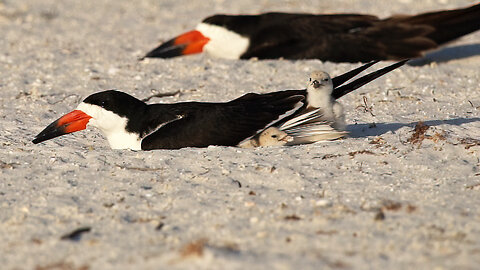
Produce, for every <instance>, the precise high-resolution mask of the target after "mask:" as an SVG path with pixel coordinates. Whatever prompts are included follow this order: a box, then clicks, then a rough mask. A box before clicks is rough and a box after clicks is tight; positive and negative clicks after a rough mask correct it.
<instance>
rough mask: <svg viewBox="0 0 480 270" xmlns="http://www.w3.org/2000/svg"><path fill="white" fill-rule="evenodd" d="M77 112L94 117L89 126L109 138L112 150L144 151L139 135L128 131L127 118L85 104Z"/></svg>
mask: <svg viewBox="0 0 480 270" xmlns="http://www.w3.org/2000/svg"><path fill="white" fill-rule="evenodd" d="M77 110H81V111H83V112H84V113H86V114H88V115H90V116H91V117H92V119H90V121H89V122H88V124H87V126H92V127H96V128H98V129H100V131H101V132H102V133H103V135H105V137H107V140H108V143H109V144H110V147H111V148H112V149H132V150H142V140H141V138H140V137H139V135H138V134H136V133H131V132H127V130H126V126H127V118H125V117H120V116H119V115H117V114H115V113H113V112H111V111H108V110H105V109H104V108H102V107H100V106H97V105H93V104H88V103H84V102H82V103H80V105H78V107H77Z"/></svg>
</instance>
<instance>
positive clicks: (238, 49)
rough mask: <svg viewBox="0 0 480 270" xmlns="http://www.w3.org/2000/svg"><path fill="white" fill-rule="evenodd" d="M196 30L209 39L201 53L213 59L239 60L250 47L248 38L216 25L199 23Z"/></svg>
mask: <svg viewBox="0 0 480 270" xmlns="http://www.w3.org/2000/svg"><path fill="white" fill-rule="evenodd" d="M196 30H197V31H200V32H201V33H202V34H203V35H204V36H206V37H208V38H209V39H210V41H209V42H208V43H207V44H205V46H204V47H203V51H205V52H207V53H208V54H211V55H213V56H215V57H219V58H227V59H239V58H240V56H241V55H242V54H244V53H245V52H246V51H247V49H248V46H249V45H250V41H249V39H248V38H246V37H243V36H241V35H239V34H237V33H235V32H233V31H230V30H228V29H226V28H224V27H220V26H217V25H212V24H208V23H200V24H198V25H197V28H196Z"/></svg>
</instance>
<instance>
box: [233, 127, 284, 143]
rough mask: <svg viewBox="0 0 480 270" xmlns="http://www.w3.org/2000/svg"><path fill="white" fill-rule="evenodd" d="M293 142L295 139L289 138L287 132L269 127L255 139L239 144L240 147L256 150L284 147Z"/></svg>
mask: <svg viewBox="0 0 480 270" xmlns="http://www.w3.org/2000/svg"><path fill="white" fill-rule="evenodd" d="M291 141H293V137H292V136H289V135H288V134H287V133H286V132H285V131H282V130H280V129H279V128H277V127H269V128H267V129H265V130H264V131H262V132H260V133H259V134H258V135H257V136H255V137H254V138H252V139H250V140H246V141H244V142H241V143H239V144H238V147H242V148H256V147H262V146H283V145H286V144H287V143H289V142H291Z"/></svg>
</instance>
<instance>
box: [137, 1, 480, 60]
mask: <svg viewBox="0 0 480 270" xmlns="http://www.w3.org/2000/svg"><path fill="white" fill-rule="evenodd" d="M479 18H480V4H476V5H474V6H471V7H467V8H462V9H455V10H443V11H436V12H430V13H423V14H419V15H413V16H392V17H389V18H386V19H379V18H378V17H376V16H372V15H362V14H332V15H317V14H300V13H299V14H295V13H265V14H260V15H213V16H211V17H208V18H206V19H204V20H203V21H202V22H201V23H200V24H198V25H197V27H196V29H195V30H193V31H190V32H187V33H184V34H182V35H180V36H178V37H176V38H174V39H171V40H169V41H167V42H165V43H163V44H161V45H160V46H159V47H157V48H155V49H154V50H152V51H150V52H149V53H147V54H146V55H145V57H160V58H170V57H176V56H181V55H187V54H194V53H200V52H207V53H209V54H211V55H213V56H216V57H220V58H229V59H248V58H254V57H255V58H258V59H276V58H284V59H320V60H323V61H332V62H368V61H372V60H401V59H406V58H415V57H419V56H422V54H423V53H424V52H426V51H428V50H431V49H435V48H437V47H438V46H439V45H441V44H444V43H446V42H449V41H451V40H454V39H456V38H458V37H461V36H463V35H466V34H469V33H471V32H474V31H476V30H478V29H480V19H479ZM142 59H143V58H142Z"/></svg>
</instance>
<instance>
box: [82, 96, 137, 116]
mask: <svg viewBox="0 0 480 270" xmlns="http://www.w3.org/2000/svg"><path fill="white" fill-rule="evenodd" d="M83 103H86V104H90V105H97V106H99V107H101V108H102V109H105V110H107V111H111V112H113V113H115V114H117V115H119V116H121V117H127V118H132V116H133V115H135V114H138V112H139V110H140V109H142V108H143V107H145V106H146V104H145V102H143V101H141V100H138V99H136V98H134V97H132V96H131V95H129V94H127V93H123V92H120V91H117V90H106V91H103V92H98V93H95V94H92V95H90V96H88V97H87V98H85V100H83Z"/></svg>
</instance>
